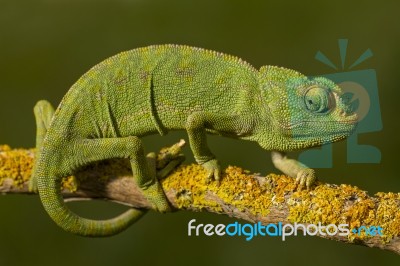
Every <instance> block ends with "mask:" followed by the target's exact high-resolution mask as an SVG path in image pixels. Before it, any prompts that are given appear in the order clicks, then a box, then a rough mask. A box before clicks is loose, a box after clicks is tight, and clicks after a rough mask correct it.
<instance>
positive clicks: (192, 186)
mask: <svg viewBox="0 0 400 266" xmlns="http://www.w3.org/2000/svg"><path fill="white" fill-rule="evenodd" d="M162 185H163V187H164V189H165V190H170V189H174V190H175V193H176V196H177V202H176V204H177V205H178V206H179V207H180V208H188V207H191V206H192V207H196V208H199V209H203V208H207V209H212V211H214V212H221V211H222V208H221V207H222V205H221V204H220V203H219V202H218V200H214V199H213V200H211V199H210V195H208V194H207V193H212V194H214V195H215V196H216V198H217V199H219V200H220V201H221V202H224V203H228V204H231V205H232V206H234V207H235V208H237V209H238V210H240V211H244V210H247V211H249V212H251V213H252V214H254V215H262V216H265V215H267V214H268V212H269V208H268V206H269V205H270V203H271V198H270V195H269V194H268V193H265V188H263V187H261V186H260V185H259V184H258V182H257V180H256V179H254V178H253V176H252V175H247V174H246V171H245V170H243V169H241V168H239V167H234V166H229V167H228V168H227V169H225V172H224V174H223V177H222V182H221V183H220V184H218V183H217V182H210V183H207V180H206V173H205V171H204V169H203V167H201V166H200V165H196V164H192V165H189V166H182V167H180V168H178V169H177V170H176V171H175V172H174V173H172V174H171V175H170V176H169V177H168V178H167V179H164V180H163V181H162Z"/></svg>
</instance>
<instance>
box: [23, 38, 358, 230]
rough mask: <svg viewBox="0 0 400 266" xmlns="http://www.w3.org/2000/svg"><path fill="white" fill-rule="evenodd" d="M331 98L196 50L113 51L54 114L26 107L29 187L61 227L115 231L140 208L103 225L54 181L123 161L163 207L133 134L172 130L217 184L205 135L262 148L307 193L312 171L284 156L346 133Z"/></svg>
mask: <svg viewBox="0 0 400 266" xmlns="http://www.w3.org/2000/svg"><path fill="white" fill-rule="evenodd" d="M340 97H341V90H340V88H339V87H338V86H337V85H335V84H334V83H333V82H332V81H330V80H327V79H325V78H322V77H317V78H312V79H309V78H307V77H306V76H304V75H302V74H300V73H298V72H296V71H293V70H289V69H285V68H281V67H275V66H263V67H261V68H260V70H257V69H255V68H254V67H252V66H251V65H250V64H248V63H246V62H245V61H243V60H241V59H239V58H237V57H234V56H230V55H226V54H223V53H219V52H214V51H209V50H205V49H201V48H195V47H189V46H180V45H156V46H149V47H145V48H138V49H134V50H131V51H126V52H122V53H120V54H118V55H115V56H113V57H110V58H108V59H106V60H105V61H103V62H101V63H100V64H98V65H96V66H94V67H93V68H92V69H90V70H89V71H88V72H87V73H86V74H84V75H83V76H82V77H81V78H80V79H79V80H78V81H77V82H76V83H75V84H74V85H73V86H72V88H71V89H70V90H69V91H68V93H67V94H66V95H65V96H64V98H63V100H62V102H61V103H60V105H59V106H58V108H57V110H56V111H55V112H54V109H53V108H52V106H51V105H50V104H49V103H48V102H46V101H40V102H39V103H38V104H37V105H36V107H35V113H36V120H37V127H38V136H37V146H38V155H37V156H38V157H37V158H38V159H37V162H36V164H35V166H34V174H33V178H32V181H31V183H30V189H31V190H33V191H36V190H38V192H39V195H40V199H41V201H42V203H43V206H44V208H45V209H46V211H47V212H48V214H49V215H50V217H51V218H52V219H53V220H54V221H55V222H56V223H57V224H58V225H59V226H60V227H62V228H63V229H65V230H66V231H69V232H72V233H75V234H79V235H84V236H108V235H113V234H116V233H118V232H120V231H122V230H124V229H125V228H127V227H128V226H129V225H130V224H132V223H133V222H135V221H136V220H137V219H139V218H140V217H141V216H142V215H143V213H144V211H143V210H139V209H134V208H132V209H130V210H128V211H126V212H125V213H123V214H121V215H120V216H118V217H116V218H113V219H110V220H101V221H98V220H89V219H85V218H82V217H80V216H78V215H76V214H75V213H73V212H72V211H70V210H69V209H68V208H67V206H66V205H65V203H64V201H63V198H62V196H61V191H60V187H61V180H62V178H63V177H66V176H68V175H71V174H73V173H74V171H76V169H77V168H79V167H81V166H83V165H86V164H89V163H92V162H95V161H99V160H105V159H110V158H129V159H130V163H131V166H132V171H133V175H134V176H135V181H136V183H137V185H138V186H139V187H140V188H141V189H142V191H143V194H144V195H145V197H146V198H147V199H148V200H149V202H150V203H151V204H152V205H153V208H154V209H156V210H158V211H161V212H166V211H169V210H170V206H169V205H168V202H167V200H166V197H165V195H164V193H163V190H162V188H161V185H160V184H159V182H158V180H157V179H156V177H155V175H154V174H152V171H151V169H149V166H148V164H147V161H146V158H145V155H144V151H143V147H142V142H141V140H140V138H139V137H141V136H145V135H149V134H160V135H165V134H167V133H168V132H169V131H171V130H182V129H183V130H186V131H187V134H188V137H189V142H190V147H191V149H192V151H193V154H194V157H195V159H196V161H197V163H199V164H201V165H202V166H203V167H204V169H205V170H206V172H207V178H208V179H210V180H212V179H215V180H217V181H219V180H220V179H221V169H220V166H219V164H218V161H217V159H216V158H215V156H214V155H213V154H212V153H211V151H210V150H209V148H208V146H207V142H206V133H207V132H208V133H212V134H219V135H222V136H227V137H231V138H236V139H243V140H250V141H255V142H257V143H258V144H259V145H260V146H261V147H262V148H264V149H266V150H270V151H272V161H273V163H274V165H275V166H276V167H277V168H278V169H280V170H281V171H282V172H284V173H285V174H287V175H289V176H292V177H294V178H296V182H298V183H299V185H300V186H301V187H303V186H306V187H307V188H309V187H310V186H311V185H312V184H313V182H314V181H315V180H316V177H315V172H314V170H312V169H310V168H307V167H306V166H305V165H303V164H301V163H299V162H297V161H296V160H293V159H289V158H287V157H286V156H285V153H284V152H286V151H292V150H298V149H304V148H308V147H313V146H319V145H322V144H324V143H330V142H334V141H338V140H341V139H344V138H345V137H347V136H349V135H350V134H351V133H352V131H353V130H354V128H355V126H356V124H357V115H356V114H352V113H351V110H349V109H350V108H349V106H348V105H347V104H346V102H345V100H343V99H341V98H340Z"/></svg>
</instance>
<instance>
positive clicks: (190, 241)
mask: <svg viewBox="0 0 400 266" xmlns="http://www.w3.org/2000/svg"><path fill="white" fill-rule="evenodd" d="M325 2H327V1H324V3H323V2H322V1H320V2H319V3H318V2H317V1H307V0H303V1H233V0H229V1H228V0H225V1H216V0H213V1H211V0H202V1H187V0H169V1H165V0H164V1H163V0H153V1H150V0H132V1H128V0H114V1H99V0H97V1H94V0H92V1H89V0H87V1H77V0H72V1H71V0H68V1H67V0H58V1H56V0H46V1H44V0H43V1H12V0H0V99H1V101H0V124H1V127H0V143H4V144H9V145H11V146H12V147H33V146H34V139H35V124H34V117H33V114H32V108H33V106H34V104H35V102H36V101H38V100H40V99H47V100H49V101H51V102H52V103H53V104H55V105H57V104H58V103H59V102H60V100H61V99H62V97H63V95H64V94H65V93H66V92H67V90H68V88H69V87H70V86H71V85H72V84H73V83H74V82H75V81H76V80H77V79H78V78H79V77H80V76H81V75H82V74H83V73H84V72H86V71H87V70H88V69H89V68H90V67H92V66H93V65H95V64H97V63H99V62H100V61H102V60H103V59H105V58H107V57H109V56H112V55H114V54H116V53H118V52H121V51H124V50H129V49H133V48H136V47H142V46H147V45H151V44H164V43H175V44H187V45H193V46H198V47H203V48H208V49H212V50H217V51H222V52H225V53H229V54H233V55H236V56H239V57H241V58H243V59H245V60H246V61H248V62H250V63H251V64H253V65H254V66H255V67H257V68H259V67H260V66H262V65H279V66H284V67H287V68H292V69H296V70H298V71H300V72H302V73H304V74H306V75H319V74H330V73H334V72H335V70H333V69H331V68H330V67H328V66H326V65H324V64H322V63H321V62H318V61H316V60H315V59H314V56H315V53H316V52H317V51H319V50H320V51H322V52H323V53H324V54H325V55H326V56H327V57H329V58H330V59H331V60H332V62H333V63H335V64H336V65H340V56H339V49H338V44H337V40H338V39H340V38H346V39H348V40H349V43H348V49H347V61H348V62H349V63H352V62H354V61H355V60H356V59H357V58H358V57H359V55H360V54H362V53H363V52H364V51H365V50H366V49H367V48H370V49H371V50H372V52H373V54H374V56H373V57H372V58H370V59H368V60H367V61H365V62H363V63H362V64H360V65H358V66H357V67H355V68H354V69H353V70H363V69H375V70H376V74H377V82H378V89H379V101H380V107H381V114H382V121H383V130H381V131H378V132H370V133H364V134H362V135H360V136H359V143H362V144H368V145H373V146H375V147H377V148H378V149H379V150H380V151H381V154H382V160H381V163H379V164H348V163H347V161H346V142H341V143H337V144H334V145H333V168H332V169H318V174H319V178H320V179H321V180H323V181H326V182H330V183H337V184H340V183H347V184H353V185H356V186H358V187H360V188H362V189H365V190H367V191H368V192H369V193H370V194H374V193H376V192H378V191H385V192H388V191H392V192H399V191H400V177H399V174H398V159H397V158H398V150H399V144H398V143H399V140H398V130H399V122H398V111H397V110H398V109H396V108H397V106H399V101H400V98H399V95H400V94H399V88H398V84H397V82H399V81H400V79H399V69H400V48H399V47H400V21H399V19H398V17H399V16H398V10H399V8H400V5H399V4H398V2H396V1H369V2H371V3H367V2H366V1H338V0H337V1H329V3H325ZM182 137H183V138H186V134H185V133H182V132H176V133H171V134H169V135H168V136H167V137H160V136H151V137H146V138H145V146H146V149H147V151H154V150H158V149H159V148H160V147H162V146H163V145H168V144H171V143H174V142H175V141H176V140H178V139H179V138H182ZM186 139H187V138H186ZM209 143H210V146H211V148H212V150H213V151H214V152H215V154H216V155H217V157H218V158H219V159H220V161H221V163H222V164H223V166H227V165H240V166H242V167H244V168H246V169H250V170H251V171H253V172H260V173H262V174H267V173H271V172H277V170H276V169H274V168H273V166H272V163H271V160H270V157H269V156H270V155H269V153H268V152H265V151H263V150H262V149H261V148H260V147H258V146H257V145H256V144H254V143H249V142H243V141H235V140H230V139H227V138H220V137H213V136H211V137H209ZM185 153H186V155H187V157H188V162H191V161H193V156H192V154H191V152H190V150H189V148H186V149H185ZM294 156H296V154H294ZM395 170H397V171H396V172H395ZM71 205H72V206H71V207H72V208H74V210H76V211H77V212H79V213H81V214H82V215H85V216H88V217H103V218H104V217H111V216H113V215H116V214H117V213H120V212H121V211H123V210H124V208H123V207H121V206H116V205H114V204H111V203H103V202H96V203H75V204H71ZM0 209H1V214H0V217H1V218H0V228H1V234H0V265H39V264H40V265H54V264H57V265H87V264H88V263H91V264H92V265H110V264H113V265H135V264H136V265H141V264H143V263H147V264H159V265H204V264H206V265H222V264H224V265H225V264H226V265H242V264H244V263H246V264H249V265H254V264H256V263H257V264H259V265H260V264H266V265H267V264H268V265H291V264H294V263H296V265H298V266H300V265H321V264H323V265H327V266H328V265H339V264H340V265H360V264H364V265H375V264H377V263H379V265H394V264H395V263H396V262H397V263H398V262H399V261H400V259H399V257H398V256H396V255H394V254H392V253H389V252H386V251H381V250H377V249H370V248H366V247H361V246H355V245H346V244H342V243H337V242H334V241H329V240H324V239H320V238H316V237H310V236H308V237H303V236H301V237H291V238H288V239H287V240H286V241H285V242H282V241H281V240H280V239H278V238H269V237H258V238H255V239H253V240H251V241H250V242H247V241H245V239H244V238H240V237H238V238H232V237H215V236H213V237H204V236H199V237H194V236H192V237H189V236H188V235H187V223H188V222H189V221H190V220H191V219H193V218H194V219H196V220H197V223H214V224H217V223H225V224H227V223H230V222H233V221H234V220H233V219H230V218H228V217H224V216H221V215H214V214H208V213H189V212H180V213H174V214H158V213H149V214H148V215H146V216H145V217H144V218H143V219H142V220H140V221H139V222H138V223H137V224H135V225H134V226H132V227H131V228H130V229H128V230H127V231H125V232H123V233H121V234H119V235H117V236H115V237H111V238H105V239H90V238H82V237H77V236H74V235H71V234H68V233H65V232H64V231H62V230H61V229H59V228H58V227H56V225H55V224H54V223H53V221H51V220H50V218H49V217H48V216H47V214H46V213H45V211H44V210H43V208H42V206H41V204H40V202H39V199H38V197H36V196H23V195H14V196H11V195H6V196H1V197H0Z"/></svg>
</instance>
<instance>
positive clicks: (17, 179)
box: [0, 145, 35, 186]
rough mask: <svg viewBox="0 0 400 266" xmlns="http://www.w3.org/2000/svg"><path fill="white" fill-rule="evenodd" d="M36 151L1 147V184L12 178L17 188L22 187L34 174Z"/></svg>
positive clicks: (6, 146)
mask: <svg viewBox="0 0 400 266" xmlns="http://www.w3.org/2000/svg"><path fill="white" fill-rule="evenodd" d="M34 152H35V151H34V149H29V150H25V149H14V150H12V149H11V148H10V147H9V146H8V145H1V146H0V184H2V183H3V181H4V179H6V178H11V179H13V183H14V185H15V186H22V185H23V184H24V182H26V181H28V180H29V178H30V177H31V174H32V167H33V161H34V159H33V157H34Z"/></svg>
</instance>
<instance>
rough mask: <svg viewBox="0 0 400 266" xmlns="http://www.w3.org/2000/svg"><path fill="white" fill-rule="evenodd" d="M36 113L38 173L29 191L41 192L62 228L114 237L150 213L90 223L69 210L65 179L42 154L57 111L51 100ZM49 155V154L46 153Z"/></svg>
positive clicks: (137, 212)
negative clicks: (66, 199) (65, 198)
mask: <svg viewBox="0 0 400 266" xmlns="http://www.w3.org/2000/svg"><path fill="white" fill-rule="evenodd" d="M34 113H35V117H36V124H37V137H36V148H37V153H36V163H35V166H34V170H33V172H34V174H33V176H32V177H31V179H30V183H29V189H30V190H31V191H37V190H39V195H40V199H41V201H42V204H43V206H44V208H45V210H46V211H47V213H48V214H49V215H50V217H51V218H52V219H53V220H54V221H55V222H56V223H57V224H58V225H59V226H60V227H62V228H63V229H64V230H66V231H68V232H71V233H74V234H78V235H82V236H93V237H102V236H111V235H115V234H117V233H119V232H121V231H123V230H124V229H126V228H128V227H129V226H130V225H131V224H133V223H134V222H136V221H137V220H138V219H139V218H141V217H142V216H143V214H145V213H146V210H138V209H130V210H128V211H126V212H125V213H123V214H121V215H120V216H118V217H115V218H113V219H109V220H90V219H85V218H82V217H80V216H78V215H77V214H75V213H73V212H72V211H71V210H69V209H68V207H67V206H66V204H65V203H64V199H63V198H62V195H61V180H62V177H59V176H57V175H56V174H54V172H55V171H54V168H52V169H53V170H50V169H48V168H51V163H49V162H47V161H46V159H45V160H43V158H41V157H42V154H41V153H42V152H40V151H41V148H42V146H43V142H44V138H45V136H46V134H47V131H48V129H49V127H50V124H51V122H52V120H53V117H54V108H53V106H52V105H51V104H50V103H49V102H48V101H45V100H42V101H39V102H38V103H37V104H36V106H35V108H34ZM45 156H48V155H46V154H45ZM39 161H41V162H42V163H40V162H39ZM41 166H43V167H41ZM46 166H47V167H46ZM40 168H41V169H40Z"/></svg>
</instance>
